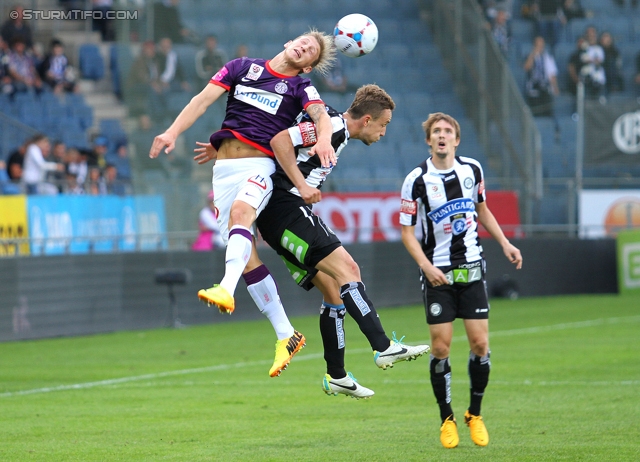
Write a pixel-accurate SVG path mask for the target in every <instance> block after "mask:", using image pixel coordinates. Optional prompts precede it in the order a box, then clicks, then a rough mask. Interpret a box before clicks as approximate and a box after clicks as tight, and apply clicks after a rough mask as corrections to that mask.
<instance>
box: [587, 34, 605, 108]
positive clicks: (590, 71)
mask: <svg viewBox="0 0 640 462" xmlns="http://www.w3.org/2000/svg"><path fill="white" fill-rule="evenodd" d="M584 38H585V41H586V47H585V51H584V53H582V55H581V59H582V63H583V65H582V68H581V69H580V78H581V79H582V81H583V82H584V89H585V95H586V97H588V98H600V97H601V96H603V95H604V92H605V86H606V84H607V76H606V74H605V72H604V67H603V66H602V63H603V62H604V49H603V48H602V47H601V46H600V44H598V30H597V29H596V27H595V26H587V28H586V30H585V34H584Z"/></svg>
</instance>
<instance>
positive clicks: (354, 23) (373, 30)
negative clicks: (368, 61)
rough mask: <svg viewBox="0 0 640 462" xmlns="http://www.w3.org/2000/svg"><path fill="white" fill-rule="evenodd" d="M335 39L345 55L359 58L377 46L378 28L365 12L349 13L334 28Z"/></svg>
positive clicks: (337, 46)
mask: <svg viewBox="0 0 640 462" xmlns="http://www.w3.org/2000/svg"><path fill="white" fill-rule="evenodd" d="M333 41H334V43H335V45H336V48H337V49H338V50H339V51H340V52H341V53H342V54H344V55H345V56H348V57H349V58H359V57H360V56H364V55H366V54H367V53H370V52H371V51H372V50H373V49H374V48H375V47H376V43H378V28H377V27H376V25H375V23H374V22H373V21H372V20H371V19H370V18H368V17H367V16H365V15H363V14H359V13H354V14H348V15H346V16H345V17H344V18H342V19H341V20H340V21H338V24H336V27H335V28H334V29H333Z"/></svg>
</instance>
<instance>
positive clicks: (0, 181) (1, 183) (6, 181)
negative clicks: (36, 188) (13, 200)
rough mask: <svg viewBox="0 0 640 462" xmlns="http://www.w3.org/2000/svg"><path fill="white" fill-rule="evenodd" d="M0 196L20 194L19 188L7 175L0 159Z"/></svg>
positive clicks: (4, 163)
mask: <svg viewBox="0 0 640 462" xmlns="http://www.w3.org/2000/svg"><path fill="white" fill-rule="evenodd" d="M0 194H20V186H19V185H17V184H15V183H14V182H13V181H11V178H9V175H8V174H7V164H6V162H5V161H4V160H2V159H0Z"/></svg>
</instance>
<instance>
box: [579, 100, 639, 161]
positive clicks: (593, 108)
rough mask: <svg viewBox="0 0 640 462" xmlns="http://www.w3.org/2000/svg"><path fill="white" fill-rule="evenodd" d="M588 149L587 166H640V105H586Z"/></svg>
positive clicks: (596, 103)
mask: <svg viewBox="0 0 640 462" xmlns="http://www.w3.org/2000/svg"><path fill="white" fill-rule="evenodd" d="M584 146H585V149H584V162H585V164H586V165H602V164H616V165H628V164H637V163H638V162H640V104H639V103H638V102H637V101H636V100H635V99H630V100H629V101H625V102H608V103H606V104H600V103H599V102H597V101H586V103H585V143H584Z"/></svg>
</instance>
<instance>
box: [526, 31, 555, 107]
mask: <svg viewBox="0 0 640 462" xmlns="http://www.w3.org/2000/svg"><path fill="white" fill-rule="evenodd" d="M523 68H524V70H525V71H526V73H527V77H526V82H525V98H526V100H527V104H528V105H529V107H530V108H531V112H532V113H533V115H534V116H547V117H553V116H554V112H553V99H554V96H555V95H558V94H559V93H560V90H559V89H558V80H557V76H558V67H557V66H556V61H555V59H554V58H553V56H551V54H550V53H549V52H547V51H546V49H545V41H544V38H543V37H541V36H537V37H535V38H534V40H533V49H532V50H531V53H529V56H528V57H527V59H526V61H525V63H524V66H523Z"/></svg>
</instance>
